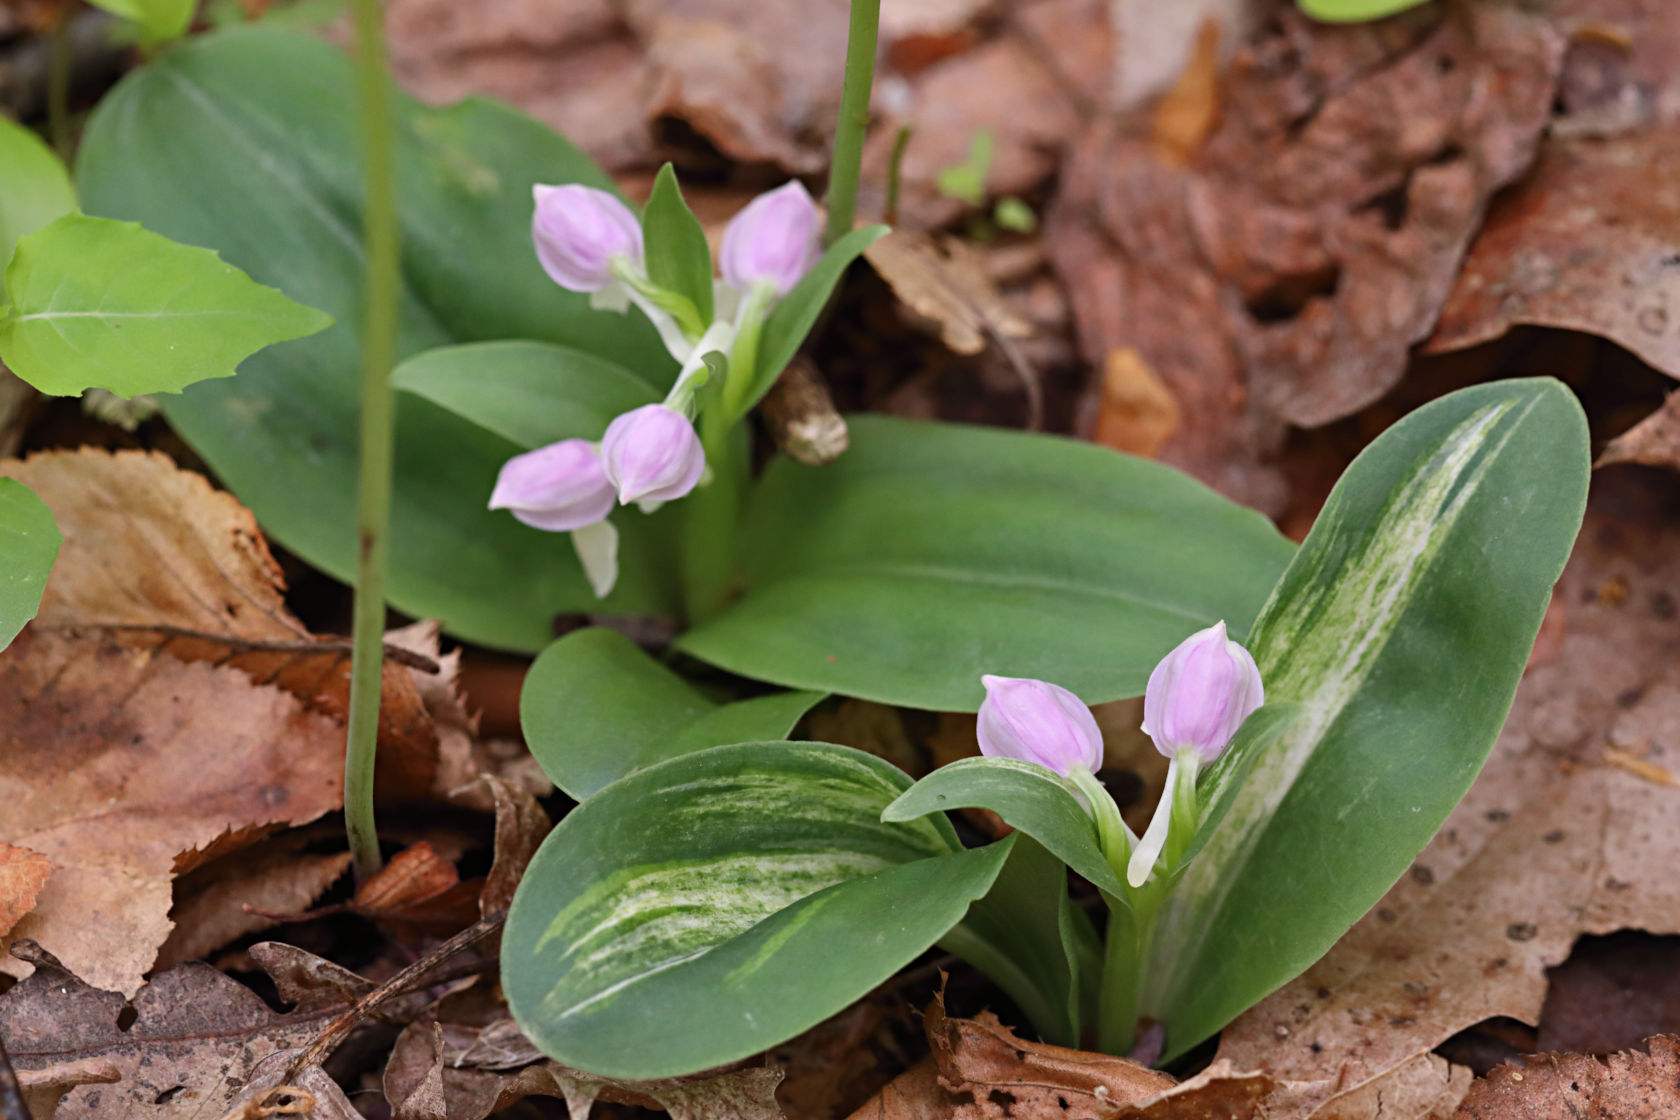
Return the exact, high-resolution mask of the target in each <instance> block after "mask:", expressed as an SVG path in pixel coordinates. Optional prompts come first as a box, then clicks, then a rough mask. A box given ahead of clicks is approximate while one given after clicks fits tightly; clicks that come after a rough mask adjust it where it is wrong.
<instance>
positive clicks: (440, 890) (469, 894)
mask: <svg viewBox="0 0 1680 1120" xmlns="http://www.w3.org/2000/svg"><path fill="white" fill-rule="evenodd" d="M479 887H480V884H478V883H471V882H468V883H463V882H462V881H461V876H460V873H459V872H457V871H456V870H455V865H454V864H453V863H450V862H449V861H448V860H446V859H444V858H442V857H441V856H439V855H438V854H437V852H436V851H434V850H433V848H432V846H431V844H429V843H427V842H426V841H424V840H422V841H420V842H419V843H418V844H412V845H410V846H409V847H407V848H404V849H403V850H402V851H400V852H398V853H397V854H396V855H394V856H392V857H391V858H390V859H389V860H388V861H387V862H386V864H385V866H384V867H382V868H380V869H379V870H378V871H377V872H376V873H374V874H373V875H370V876H369V877H368V878H367V880H366V881H365V882H363V883H362V884H361V885H360V886H358V887H357V888H356V897H355V899H354V900H353V901H352V902H351V903H350V909H351V910H353V911H355V912H356V913H358V914H360V915H362V916H363V917H365V918H371V919H373V920H374V921H377V922H384V923H387V924H390V925H393V926H397V927H399V928H404V929H416V930H426V931H430V932H436V933H445V934H448V933H454V932H456V931H457V930H460V929H464V928H465V927H467V926H470V925H472V924H473V922H475V921H477V920H478V916H479V915H478V892H479Z"/></svg>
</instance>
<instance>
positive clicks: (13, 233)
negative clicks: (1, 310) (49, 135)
mask: <svg viewBox="0 0 1680 1120" xmlns="http://www.w3.org/2000/svg"><path fill="white" fill-rule="evenodd" d="M0 169H3V170H0V273H4V271H5V268H6V264H7V262H9V261H10V260H11V259H12V250H13V249H15V248H17V243H18V238H20V237H23V236H24V235H26V234H31V233H34V232H35V231H36V230H38V229H40V228H41V227H42V226H44V225H46V224H47V223H48V222H50V221H52V220H53V219H54V218H57V217H59V216H60V215H62V214H68V213H69V212H70V211H72V210H74V209H75V208H76V192H75V190H74V189H73V188H72V187H71V186H70V175H69V173H68V172H66V171H65V170H64V164H63V162H62V161H60V160H59V158H58V156H57V155H56V154H54V152H53V150H52V149H51V148H49V147H47V145H46V144H45V143H44V142H43V141H42V140H41V138H40V137H39V136H37V135H35V134H34V133H33V132H31V131H30V130H29V129H27V128H25V127H23V126H22V125H21V124H18V123H16V122H14V121H10V120H7V119H6V118H5V117H0ZM5 302H6V301H5V298H4V293H3V292H0V306H4V304H5Z"/></svg>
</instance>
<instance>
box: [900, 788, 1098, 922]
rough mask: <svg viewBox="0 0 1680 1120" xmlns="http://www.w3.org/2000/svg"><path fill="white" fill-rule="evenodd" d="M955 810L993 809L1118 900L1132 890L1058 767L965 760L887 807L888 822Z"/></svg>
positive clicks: (1008, 822)
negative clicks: (1106, 855)
mask: <svg viewBox="0 0 1680 1120" xmlns="http://www.w3.org/2000/svg"><path fill="white" fill-rule="evenodd" d="M953 809H990V810H991V811H992V812H994V813H996V814H997V815H998V816H1000V817H1002V818H1003V820H1004V823H1005V824H1008V825H1009V826H1011V827H1012V828H1016V829H1019V830H1020V831H1022V832H1024V833H1026V834H1027V835H1028V836H1031V837H1032V838H1033V839H1034V840H1037V841H1038V842H1039V843H1040V844H1043V845H1044V846H1045V847H1046V848H1047V849H1049V850H1050V851H1051V852H1052V853H1054V854H1055V856H1056V858H1057V859H1060V860H1061V861H1062V862H1063V863H1065V864H1067V865H1068V866H1069V867H1071V868H1073V869H1074V870H1075V871H1077V872H1078V873H1079V874H1081V875H1083V876H1084V877H1085V878H1086V879H1089V880H1090V881H1091V882H1092V883H1093V884H1094V885H1095V886H1097V887H1098V888H1099V889H1101V890H1103V891H1106V892H1107V893H1108V894H1110V895H1112V896H1114V897H1115V898H1121V899H1123V898H1127V897H1129V896H1130V892H1129V891H1127V890H1126V889H1125V888H1124V887H1123V886H1122V885H1121V883H1120V880H1119V879H1118V878H1117V877H1116V876H1115V874H1114V869H1113V868H1111V867H1109V865H1108V861H1107V860H1106V859H1104V858H1103V854H1102V847H1101V846H1100V844H1099V843H1098V840H1097V826H1096V825H1095V824H1094V823H1093V822H1092V820H1091V816H1090V814H1089V813H1087V812H1086V811H1085V807H1084V806H1083V805H1081V804H1080V802H1079V798H1078V797H1077V796H1076V795H1075V793H1074V791H1073V787H1072V786H1070V785H1069V784H1068V783H1067V782H1065V781H1063V779H1062V778H1061V777H1060V776H1058V775H1057V774H1056V773H1055V772H1054V771H1052V770H1049V769H1047V768H1046V767H1043V766H1039V765H1038V764H1037V763H1033V762H1022V761H1020V760H1019V759H1014V758H985V757H981V758H962V759H958V760H957V761H956V762H953V763H950V764H949V765H946V766H941V767H939V769H937V770H935V771H933V772H932V773H931V774H929V775H927V776H926V777H925V778H923V779H922V780H921V781H919V782H917V783H916V784H915V785H913V786H911V787H910V789H908V790H906V791H905V793H904V795H903V796H902V797H900V798H899V799H898V800H897V801H894V802H893V803H892V804H891V805H889V806H887V811H886V814H885V816H884V817H883V819H884V820H889V821H909V820H915V819H916V818H917V817H922V816H926V815H927V814H929V813H939V812H944V811H949V810H953Z"/></svg>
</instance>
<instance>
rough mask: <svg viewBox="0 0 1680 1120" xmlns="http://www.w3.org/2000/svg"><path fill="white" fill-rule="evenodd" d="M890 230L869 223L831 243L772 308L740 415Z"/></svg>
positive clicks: (767, 386)
mask: <svg viewBox="0 0 1680 1120" xmlns="http://www.w3.org/2000/svg"><path fill="white" fill-rule="evenodd" d="M888 232H889V231H888V229H887V227H886V226H867V227H865V228H864V229H854V230H853V231H852V232H851V233H848V234H847V235H846V236H844V237H842V238H840V240H838V241H836V242H835V243H834V244H832V245H830V246H829V247H828V249H827V250H826V251H825V252H824V253H823V255H822V259H821V260H819V261H817V263H816V265H815V266H814V267H813V268H812V269H811V271H809V272H807V273H806V274H805V275H804V276H803V277H801V278H800V281H799V283H797V284H795V285H794V286H793V290H792V291H791V292H789V293H788V294H787V295H786V296H784V297H782V299H781V300H780V301H779V302H778V303H777V304H776V306H775V307H773V308H771V309H770V315H769V317H768V318H767V319H765V320H764V337H763V340H762V341H761V342H760V344H759V351H758V360H757V362H756V364H755V367H754V369H753V379H752V384H751V385H749V386H748V387H747V389H746V391H745V392H744V393H743V394H742V396H741V403H740V407H739V410H738V415H739V416H744V415H746V414H747V413H748V412H751V411H752V408H753V406H754V405H756V404H757V403H758V402H759V401H760V400H762V399H763V397H764V394H765V393H768V392H769V391H770V386H772V385H774V384H775V383H776V378H778V377H780V376H781V375H782V370H784V369H786V368H787V364H788V363H789V362H791V361H793V356H794V355H795V354H797V353H798V352H799V347H800V346H801V345H802V344H803V343H804V342H805V336H806V335H808V334H810V333H811V328H812V327H814V326H816V324H817V316H818V315H821V314H822V309H823V308H824V307H825V306H826V305H827V304H828V297H829V296H831V295H833V294H834V289H835V288H836V287H838V286H839V284H840V278H841V277H842V276H844V275H845V274H846V269H847V267H848V266H850V265H851V263H852V262H853V261H855V260H857V259H858V257H860V256H862V255H863V251H864V250H865V249H867V248H869V247H870V246H871V245H873V244H875V242H876V241H879V240H880V239H881V238H883V237H885V236H886V235H887V233H888Z"/></svg>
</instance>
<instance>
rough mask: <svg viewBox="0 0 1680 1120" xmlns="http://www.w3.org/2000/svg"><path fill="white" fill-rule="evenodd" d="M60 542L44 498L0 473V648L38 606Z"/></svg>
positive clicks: (61, 539) (56, 526) (7, 642)
mask: <svg viewBox="0 0 1680 1120" xmlns="http://www.w3.org/2000/svg"><path fill="white" fill-rule="evenodd" d="M62 543H64V537H63V536H62V535H60V534H59V531H58V525H57V524H56V523H55V522H54V521H53V515H52V511H51V510H49V509H48V508H47V503H45V502H43V501H42V500H41V499H40V498H39V497H37V496H36V494H35V491H33V490H31V489H30V488H29V487H27V486H25V485H24V484H23V483H21V482H19V481H18V480H17V479H15V478H0V649H5V648H6V647H7V646H9V645H11V644H12V639H13V638H15V637H17V636H18V631H19V630H22V629H23V628H24V626H25V624H27V623H28V622H29V620H30V619H32V618H34V617H35V612H36V611H38V610H40V609H41V596H42V594H44V593H45V592H46V589H47V576H48V575H49V574H51V572H52V566H53V561H54V560H56V559H58V546H59V545H60V544H62Z"/></svg>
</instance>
